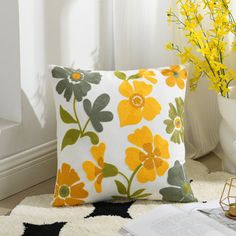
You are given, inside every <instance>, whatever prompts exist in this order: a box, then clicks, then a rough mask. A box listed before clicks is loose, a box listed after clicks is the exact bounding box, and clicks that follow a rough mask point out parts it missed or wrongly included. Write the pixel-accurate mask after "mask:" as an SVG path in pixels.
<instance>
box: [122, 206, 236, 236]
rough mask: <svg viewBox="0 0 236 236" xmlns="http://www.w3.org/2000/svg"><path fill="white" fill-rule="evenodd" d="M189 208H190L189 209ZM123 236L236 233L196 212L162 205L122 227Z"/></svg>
mask: <svg viewBox="0 0 236 236" xmlns="http://www.w3.org/2000/svg"><path fill="white" fill-rule="evenodd" d="M190 208H191V207H190ZM120 233H121V234H122V235H124V236H147V235H148V236H172V235H174V236H199V235H200V236H225V235H227V236H235V235H236V232H235V231H233V230H232V229H230V228H228V227H227V226H225V225H223V224H221V223H219V222H217V221H215V220H213V219H211V218H209V217H208V216H206V215H204V214H202V213H200V212H198V211H186V209H185V210H182V209H180V208H176V207H174V206H171V205H163V206H160V207H157V208H155V209H154V210H152V211H150V212H149V213H147V214H145V215H143V216H141V217H139V218H137V219H135V220H133V221H131V222H130V223H128V224H126V225H125V226H123V227H122V228H121V230H120Z"/></svg>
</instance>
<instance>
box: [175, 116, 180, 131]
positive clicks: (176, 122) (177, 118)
mask: <svg viewBox="0 0 236 236" xmlns="http://www.w3.org/2000/svg"><path fill="white" fill-rule="evenodd" d="M174 125H175V128H177V129H180V128H181V126H182V122H181V119H180V117H176V118H175V120H174Z"/></svg>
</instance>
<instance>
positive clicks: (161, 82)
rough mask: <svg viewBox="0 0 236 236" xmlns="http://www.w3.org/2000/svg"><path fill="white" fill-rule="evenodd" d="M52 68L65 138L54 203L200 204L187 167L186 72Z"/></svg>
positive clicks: (172, 68)
mask: <svg viewBox="0 0 236 236" xmlns="http://www.w3.org/2000/svg"><path fill="white" fill-rule="evenodd" d="M51 69H52V86H53V90H54V96H55V103H56V111H57V139H58V172H57V180H56V186H55V193H54V200H53V203H52V204H53V206H73V205H79V204H83V203H88V202H90V203H91V202H96V201H102V200H111V199H123V200H124V199H132V200H133V199H151V200H164V201H173V202H192V201H196V199H195V197H194V195H193V192H192V190H191V186H190V182H189V181H188V179H187V177H186V176H185V173H184V170H183V163H184V160H185V148H184V96H185V86H186V79H187V72H186V70H185V69H184V68H183V67H181V66H179V65H174V66H170V67H167V68H160V69H141V70H135V71H88V70H81V69H75V68H68V67H60V66H52V68H51Z"/></svg>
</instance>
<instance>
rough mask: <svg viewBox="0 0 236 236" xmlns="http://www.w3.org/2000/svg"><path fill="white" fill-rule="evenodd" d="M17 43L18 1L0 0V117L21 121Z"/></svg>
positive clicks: (18, 50)
mask: <svg viewBox="0 0 236 236" xmlns="http://www.w3.org/2000/svg"><path fill="white" fill-rule="evenodd" d="M19 44H20V42H19V13H18V2H17V0H11V1H1V7H0V118H4V119H8V120H12V121H16V122H20V121H21V99H20V61H19V59H20V55H19V54H20V49H19ZM6 98H7V99H6Z"/></svg>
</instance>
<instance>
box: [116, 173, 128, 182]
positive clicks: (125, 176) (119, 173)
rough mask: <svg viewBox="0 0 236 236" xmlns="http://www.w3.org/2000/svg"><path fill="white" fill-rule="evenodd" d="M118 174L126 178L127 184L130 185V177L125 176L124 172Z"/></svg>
mask: <svg viewBox="0 0 236 236" xmlns="http://www.w3.org/2000/svg"><path fill="white" fill-rule="evenodd" d="M118 174H119V175H121V176H122V177H124V178H125V180H126V181H127V183H128V184H129V179H128V177H127V176H126V175H125V174H123V173H122V172H120V171H119V172H118Z"/></svg>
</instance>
